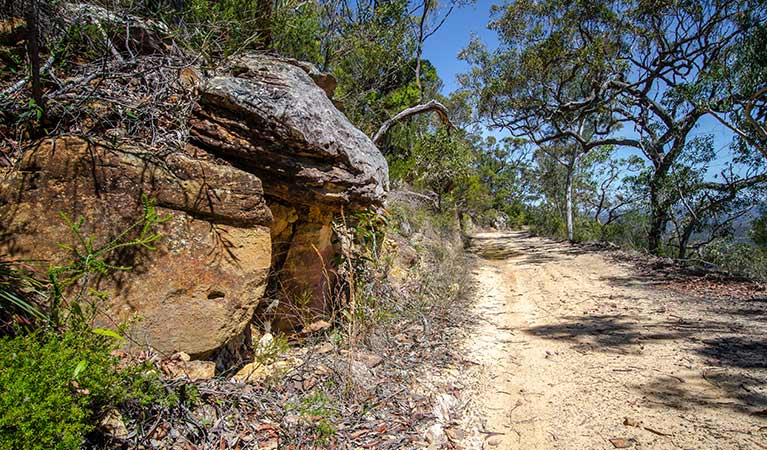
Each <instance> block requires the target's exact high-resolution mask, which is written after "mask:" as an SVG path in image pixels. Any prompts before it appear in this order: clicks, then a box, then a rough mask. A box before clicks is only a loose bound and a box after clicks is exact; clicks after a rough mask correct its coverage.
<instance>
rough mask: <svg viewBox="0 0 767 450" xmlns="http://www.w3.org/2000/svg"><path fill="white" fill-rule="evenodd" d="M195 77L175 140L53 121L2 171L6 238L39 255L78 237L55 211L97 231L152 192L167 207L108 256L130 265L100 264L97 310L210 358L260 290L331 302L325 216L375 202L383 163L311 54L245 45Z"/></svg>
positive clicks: (155, 340)
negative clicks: (136, 245)
mask: <svg viewBox="0 0 767 450" xmlns="http://www.w3.org/2000/svg"><path fill="white" fill-rule="evenodd" d="M182 75H183V74H182ZM317 83H319V84H321V85H322V87H320V86H319V85H318V84H317ZM193 84H198V86H197V87H196V89H198V90H199V94H200V100H199V103H198V106H197V108H196V110H195V111H194V113H193V114H192V117H190V118H189V125H190V139H189V143H188V145H187V146H186V147H185V148H184V149H179V150H176V151H173V152H170V153H167V152H158V151H157V150H154V149H150V148H148V147H144V146H142V144H140V143H136V144H135V145H133V146H120V147H119V148H112V147H110V146H109V145H107V144H106V143H104V142H103V141H98V140H94V141H93V142H91V141H88V140H85V139H82V138H80V137H76V136H61V137H58V138H54V139H47V140H43V141H41V142H39V143H38V144H36V146H34V147H33V148H31V149H29V150H27V151H26V153H25V155H24V157H23V159H22V160H21V161H20V162H18V163H17V164H16V166H15V167H14V169H13V170H12V171H10V172H8V173H6V174H5V177H4V178H3V179H0V227H1V228H0V229H2V231H4V233H2V234H0V254H4V255H8V256H10V257H13V258H16V259H24V260H34V261H35V263H36V264H37V265H38V266H39V267H40V268H41V269H46V268H47V267H48V265H49V264H59V263H61V262H63V261H64V260H66V258H67V257H68V256H71V255H66V254H65V252H62V251H61V249H60V248H59V244H68V243H72V242H73V239H75V236H74V235H73V234H72V232H71V230H70V229H69V228H68V227H67V225H66V224H65V223H64V221H62V220H61V218H60V217H59V212H64V213H66V214H67V215H68V216H69V217H72V218H78V217H84V219H85V222H84V225H83V234H84V235H89V234H90V233H94V234H95V235H96V237H97V239H98V240H99V241H100V242H106V241H108V240H109V239H112V238H114V237H115V236H116V235H117V234H119V233H120V232H122V231H123V230H125V229H126V228H127V227H129V226H130V225H131V224H132V223H134V222H135V220H136V219H137V218H138V217H140V214H141V207H142V203H141V198H142V195H146V196H147V197H149V198H153V199H155V200H156V202H157V203H156V204H157V207H158V210H159V212H160V214H162V215H168V214H170V215H172V216H173V219H172V220H170V221H168V222H167V223H164V224H162V226H161V230H160V232H161V233H162V235H163V237H162V239H160V240H159V241H158V242H157V247H158V250H157V251H153V252H147V251H137V250H136V249H131V250H129V251H128V250H126V251H124V252H121V254H120V255H118V256H117V257H116V260H115V262H116V263H119V264H121V265H127V266H132V267H133V269H132V270H131V271H129V272H117V273H116V274H114V275H110V276H109V277H102V278H103V279H98V280H96V282H97V287H98V288H99V289H101V290H104V291H105V292H107V293H108V294H109V297H110V300H109V302H107V304H105V305H104V307H103V311H102V314H101V315H100V316H99V317H100V320H101V322H102V323H101V324H102V325H110V326H114V325H116V324H119V323H124V322H125V321H127V320H129V319H130V318H132V317H134V316H136V315H138V316H140V317H141V319H142V320H140V321H138V322H136V323H135V324H134V325H133V326H132V328H131V334H132V336H133V339H134V340H135V341H138V342H141V343H147V344H150V345H151V346H153V347H155V348H157V349H158V350H160V351H162V352H165V353H167V354H172V353H175V352H177V351H183V352H186V353H188V354H189V355H191V356H192V357H193V358H206V357H209V356H215V357H216V360H217V362H220V361H221V357H220V356H221V354H227V355H235V357H236V355H237V352H238V348H240V347H242V346H243V345H245V346H247V339H244V338H243V336H245V337H247V335H248V333H247V332H246V331H247V327H248V325H249V323H250V322H251V320H252V318H253V314H254V311H255V310H256V308H257V306H258V304H259V301H260V299H261V298H262V297H263V295H264V293H265V292H267V291H268V294H269V295H270V297H275V298H278V299H279V300H280V305H281V306H280V311H279V312H280V314H282V316H283V317H288V316H290V314H291V313H295V312H298V313H299V314H298V315H301V314H303V312H301V311H296V308H302V309H305V310H307V311H309V312H311V314H312V315H319V314H321V313H322V312H323V311H324V310H325V306H326V305H325V302H326V298H325V294H326V293H327V292H328V290H329V288H330V283H332V281H333V280H332V275H329V274H331V273H332V267H331V262H332V261H333V258H334V253H335V249H334V244H333V232H332V228H331V222H332V220H333V218H334V216H335V215H336V214H338V213H339V212H340V211H341V210H342V209H346V210H349V209H354V208H362V207H367V206H370V205H380V204H382V202H383V200H384V195H385V191H386V189H387V185H388V180H387V177H388V169H387V166H386V160H385V159H384V157H383V156H382V155H381V153H380V152H379V151H378V149H377V148H376V147H375V145H374V144H373V143H372V141H371V140H370V139H369V138H368V137H367V136H365V135H364V134H363V133H362V132H361V131H359V130H358V129H357V128H355V127H354V126H353V125H352V124H351V123H350V122H349V121H348V120H347V119H346V117H345V116H344V115H343V114H342V113H341V112H339V111H338V110H337V109H336V108H335V106H334V105H333V103H332V102H331V100H330V99H329V96H330V95H332V91H333V88H334V85H335V83H334V80H333V79H332V77H329V76H327V75H324V74H320V73H319V72H317V71H316V69H313V68H312V67H311V66H310V65H307V64H304V63H298V62H296V61H291V60H285V59H281V58H276V57H271V56H265V55H256V54H252V55H246V56H242V57H240V58H237V59H234V60H233V61H231V63H230V64H228V65H227V66H226V67H225V68H224V69H222V70H221V71H220V72H218V73H217V74H216V75H215V76H213V77H212V78H208V79H205V78H204V77H202V78H201V79H200V80H199V83H198V81H197V80H196V79H195V82H194V83H193ZM299 298H300V299H304V300H302V301H299V302H297V301H296V299H299ZM271 300H272V299H271V298H270V301H271ZM278 322H279V320H278ZM283 322H284V323H286V324H287V326H292V325H294V322H292V321H291V320H289V319H284V320H283ZM214 354H215V355H214ZM227 358H229V360H231V358H230V357H229V356H226V357H224V358H223V359H227Z"/></svg>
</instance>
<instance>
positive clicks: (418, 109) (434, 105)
mask: <svg viewBox="0 0 767 450" xmlns="http://www.w3.org/2000/svg"><path fill="white" fill-rule="evenodd" d="M432 111H433V112H436V113H437V115H438V116H439V119H440V120H441V121H442V123H443V124H444V125H445V126H446V127H447V128H448V129H453V128H455V125H453V123H452V122H451V121H450V118H449V117H448V115H447V114H448V111H447V108H446V107H445V105H443V104H442V103H440V102H438V101H436V100H430V101H428V102H426V103H423V104H420V105H416V106H413V107H410V108H407V109H405V110H402V111H400V112H399V113H397V115H395V116H394V117H392V118H391V119H389V120H387V121H386V122H384V123H383V125H381V128H379V129H378V131H377V132H376V134H375V135H374V136H373V143H374V144H378V142H379V141H380V140H381V138H382V137H383V136H384V135H385V134H386V133H387V132H388V131H389V129H390V128H391V127H392V126H394V124H395V123H397V122H401V121H403V120H405V119H407V118H408V117H412V116H416V115H418V114H423V113H427V112H432Z"/></svg>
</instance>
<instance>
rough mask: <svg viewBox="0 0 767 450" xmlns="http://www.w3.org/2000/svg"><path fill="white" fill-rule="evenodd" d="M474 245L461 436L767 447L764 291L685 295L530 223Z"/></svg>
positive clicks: (496, 444)
mask: <svg viewBox="0 0 767 450" xmlns="http://www.w3.org/2000/svg"><path fill="white" fill-rule="evenodd" d="M472 245H473V247H474V248H475V249H476V251H477V252H478V253H479V254H481V255H484V256H485V257H486V258H489V259H483V260H482V262H481V263H480V265H479V267H478V269H477V270H476V272H475V275H476V279H477V282H478V298H477V302H476V304H475V306H474V308H475V310H474V313H475V315H476V317H478V318H479V320H478V324H477V325H476V327H475V329H474V330H472V333H470V336H471V337H470V339H468V340H467V341H466V342H465V344H464V348H463V353H464V355H465V358H466V359H467V360H469V361H473V362H474V363H476V365H473V368H471V369H469V370H468V371H467V373H466V375H467V376H466V380H470V381H469V383H468V384H470V385H471V386H472V387H471V388H470V389H469V392H468V393H465V394H464V395H465V396H466V397H467V398H468V399H469V405H468V406H467V408H466V410H465V413H464V420H463V422H464V423H463V426H464V429H466V430H468V433H467V436H466V439H464V440H463V442H461V444H462V446H463V447H464V448H472V449H473V448H498V449H548V448H563V449H612V448H615V447H616V446H622V445H625V446H628V447H626V448H648V449H667V448H669V449H671V448H695V449H704V448H706V449H708V448H710V449H719V448H721V449H734V448H754V449H760V448H767V299H757V301H753V302H748V303H746V304H744V302H735V301H720V300H717V301H715V302H714V301H708V300H706V299H694V298H688V297H684V296H680V295H679V294H674V293H671V292H667V291H664V290H661V289H659V288H656V287H654V284H653V280H651V279H647V278H641V277H639V276H637V275H636V274H635V273H634V271H633V270H632V268H631V267H629V266H627V265H623V264H620V263H617V262H615V261H613V260H611V259H609V258H608V257H607V256H605V255H603V254H600V253H588V252H584V251H582V250H580V249H578V248H577V247H572V246H569V245H566V244H560V243H554V242H551V241H547V240H543V239H538V238H533V237H530V236H529V235H527V234H526V233H524V232H513V233H506V234H498V233H495V234H481V235H478V236H476V237H475V238H474V239H473V240H472ZM611 440H613V441H612V442H611Z"/></svg>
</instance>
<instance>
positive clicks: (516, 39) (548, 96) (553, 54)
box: [470, 0, 766, 253]
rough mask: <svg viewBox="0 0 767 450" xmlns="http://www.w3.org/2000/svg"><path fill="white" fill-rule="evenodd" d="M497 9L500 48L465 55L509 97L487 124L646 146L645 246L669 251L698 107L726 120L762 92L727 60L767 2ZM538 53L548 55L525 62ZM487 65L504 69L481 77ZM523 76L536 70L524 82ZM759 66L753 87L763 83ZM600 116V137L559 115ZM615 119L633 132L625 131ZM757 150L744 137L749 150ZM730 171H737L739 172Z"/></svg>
mask: <svg viewBox="0 0 767 450" xmlns="http://www.w3.org/2000/svg"><path fill="white" fill-rule="evenodd" d="M497 15H498V16H499V19H498V20H496V21H495V22H493V23H492V24H491V27H493V28H495V29H497V30H498V31H499V38H500V41H501V46H500V48H499V50H498V51H497V52H495V54H493V55H491V56H487V52H485V53H480V55H481V56H482V57H480V58H477V57H475V58H474V59H473V60H471V59H470V61H471V62H473V63H474V65H475V71H474V72H473V74H474V75H475V77H473V78H474V79H479V85H480V86H481V87H482V88H483V89H485V90H489V92H491V93H493V95H494V96H496V97H498V98H500V99H502V100H503V101H501V102H495V104H494V103H493V102H490V104H489V105H488V106H487V107H485V115H486V116H487V117H488V118H489V119H490V123H491V124H494V125H497V126H498V125H500V126H504V127H506V128H507V129H509V130H511V131H512V132H514V131H515V130H519V129H520V128H521V129H522V131H523V132H526V133H527V132H528V129H530V128H531V127H530V124H531V123H532V125H533V127H532V129H534V130H536V131H538V130H540V129H544V130H546V129H551V128H552V127H553V128H554V132H549V133H547V134H546V136H547V137H548V138H550V139H555V138H556V139H559V138H562V137H569V138H571V139H572V140H574V141H575V142H578V143H580V144H581V145H582V146H583V148H584V149H585V148H587V146H588V145H594V146H596V145H601V144H604V143H611V144H616V145H621V146H629V147H633V148H635V149H636V150H637V151H639V152H641V153H642V154H644V155H645V157H646V158H647V159H648V161H649V162H650V166H651V167H650V169H649V171H648V173H647V176H646V182H647V187H648V197H649V198H648V199H647V200H648V208H649V210H650V227H649V231H648V236H647V239H648V247H649V249H650V251H652V252H654V253H658V252H660V251H662V249H661V244H662V237H663V234H664V232H665V231H666V229H667V227H668V225H669V222H670V220H671V213H672V209H673V208H674V205H677V204H678V202H679V200H680V195H679V190H678V189H677V188H676V186H675V184H674V183H673V182H672V181H673V180H672V179H671V178H672V177H671V171H672V168H673V167H675V164H676V163H677V162H680V161H681V157H682V156H683V155H684V154H685V152H686V151H688V148H689V146H688V143H689V141H690V139H691V136H692V135H693V130H695V128H696V126H698V125H699V123H700V121H701V119H702V118H703V117H705V116H707V115H714V114H715V113H718V116H719V117H720V118H721V117H723V115H727V114H729V112H731V111H733V110H734V109H735V108H736V106H735V105H738V104H745V103H742V102H743V101H744V100H743V99H745V98H747V97H748V95H749V94H754V93H756V92H758V91H756V92H755V91H754V90H753V88H752V87H749V86H746V85H745V84H743V83H741V84H738V83H731V82H729V81H728V78H727V77H725V76H722V70H723V68H724V67H728V64H729V63H731V62H732V61H733V60H734V59H735V58H737V55H738V51H739V45H741V44H742V43H743V42H744V37H745V36H749V35H751V34H753V32H754V30H755V29H757V27H759V26H761V25H763V23H764V21H765V16H766V13H765V5H764V2H763V1H758V0H757V1H752V0H726V1H725V0H703V1H696V2H691V1H687V0H659V1H650V2H648V1H640V0H614V1H613V0H591V1H588V2H586V1H576V2H564V1H560V0H543V1H528V0H524V1H516V2H511V3H508V4H507V5H505V6H504V7H503V8H499V9H497ZM552 43H553V44H552ZM560 43H561V44H560ZM554 44H556V45H554ZM528 55H529V56H528ZM537 60H541V61H542V63H537V64H531V63H530V61H533V62H535V61H537ZM489 63H493V64H499V65H500V69H498V70H495V71H491V73H490V74H489V75H488V76H481V75H480V76H477V74H478V69H484V68H488V67H490V66H489ZM531 69H532V70H531ZM491 70H492V68H491ZM520 76H522V77H527V78H530V77H533V79H532V81H528V82H525V81H524V80H522V83H521V84H520V82H519V81H518V79H519V77H520ZM760 76H761V75H758V74H757V81H756V82H755V85H760V83H763V79H758V78H759V77H760ZM552 78H553V80H552ZM573 80H578V81H579V82H580V86H579V88H578V89H559V87H561V86H563V83H561V81H567V82H568V84H565V85H564V86H567V85H571V84H572V82H573ZM520 85H521V86H522V89H520V88H519V86H520ZM752 85H753V83H752ZM562 93H565V94H570V95H562ZM573 93H574V94H575V95H572V94H573ZM536 98H538V99H539V100H538V101H535V99H536ZM751 98H753V96H752V97H751ZM742 109H743V110H744V111H745V106H744V107H743V108H742ZM753 110H754V109H753V107H752V108H751V111H752V112H753ZM594 114H598V115H601V116H604V117H607V119H604V120H599V121H597V122H603V121H604V122H605V123H606V124H607V125H608V126H604V127H601V128H600V127H595V131H596V132H595V133H594V135H596V139H593V137H592V139H590V140H586V139H584V137H583V136H578V134H577V133H576V132H574V130H572V128H563V127H562V126H561V125H558V124H556V121H557V120H560V118H561V117H568V118H573V117H575V118H579V117H583V116H584V115H585V116H586V117H594ZM530 116H532V120H531V118H530ZM566 123H573V121H572V119H571V120H569V121H566ZM575 123H578V122H577V121H575ZM619 124H623V125H625V126H624V129H628V131H627V132H624V134H620V132H618V131H617V130H618V128H617V125H619ZM544 139H545V138H544ZM535 140H538V141H541V140H542V139H541V138H538V139H535ZM600 141H601V142H600ZM584 142H585V143H586V144H585V145H584ZM589 143H590V144H589ZM753 148H754V147H753V146H752V145H750V144H749V142H748V141H745V143H744V149H745V151H752V150H753ZM733 173H734V174H735V176H736V178H737V177H739V175H738V173H739V171H734V172H733ZM757 180H758V178H757ZM707 183H708V185H707V187H708V188H711V189H714V185H716V189H728V188H727V186H730V187H732V186H736V187H737V186H742V185H743V183H739V182H738V181H737V179H729V180H727V181H725V182H720V183H716V182H712V181H710V180H709V181H707Z"/></svg>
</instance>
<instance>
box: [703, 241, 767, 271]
mask: <svg viewBox="0 0 767 450" xmlns="http://www.w3.org/2000/svg"><path fill="white" fill-rule="evenodd" d="M701 257H702V259H703V260H704V261H707V262H710V263H713V264H715V265H717V266H719V268H721V269H722V270H724V271H727V272H729V273H731V274H733V275H738V276H743V277H746V278H751V279H756V280H767V249H765V248H762V247H754V246H753V245H751V244H748V243H745V242H729V241H720V242H714V243H712V244H710V245H707V246H706V247H704V248H703V249H702V250H701Z"/></svg>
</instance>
